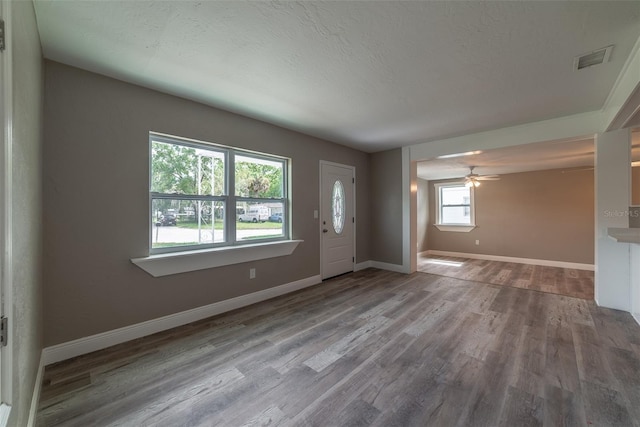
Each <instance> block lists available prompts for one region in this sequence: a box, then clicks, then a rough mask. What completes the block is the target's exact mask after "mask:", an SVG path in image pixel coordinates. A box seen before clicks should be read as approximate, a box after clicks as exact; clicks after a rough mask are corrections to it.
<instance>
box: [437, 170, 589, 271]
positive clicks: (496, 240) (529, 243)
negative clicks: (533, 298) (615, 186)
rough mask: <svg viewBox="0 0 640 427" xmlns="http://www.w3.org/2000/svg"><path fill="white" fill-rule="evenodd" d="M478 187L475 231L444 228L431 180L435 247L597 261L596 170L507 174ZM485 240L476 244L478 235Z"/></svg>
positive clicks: (516, 255) (528, 256) (560, 259)
mask: <svg viewBox="0 0 640 427" xmlns="http://www.w3.org/2000/svg"><path fill="white" fill-rule="evenodd" d="M500 178H501V179H500V180H499V181H488V182H485V183H483V184H482V185H481V186H480V187H478V188H477V189H476V192H475V206H476V211H475V215H476V225H477V227H476V228H475V229H474V230H472V231H471V232H469V233H458V232H447V231H440V230H438V229H437V228H436V227H435V226H433V221H434V220H435V200H434V198H435V190H434V187H433V184H434V183H435V182H442V181H430V183H429V184H430V185H429V211H430V218H431V221H430V225H429V231H428V248H429V249H430V250H440V251H451V252H463V253H472V254H486V255H501V256H512V257H518V258H531V259H543V260H552V261H564V262H576V263H583V264H593V262H594V251H595V249H594V235H593V224H594V222H595V218H594V206H595V198H594V193H595V191H594V175H593V171H592V170H576V169H574V170H569V171H567V172H566V173H563V171H562V170H559V169H556V170H548V171H538V172H525V173H515V174H507V175H502V176H501V177H500ZM476 240H480V245H478V246H476V244H475V241H476Z"/></svg>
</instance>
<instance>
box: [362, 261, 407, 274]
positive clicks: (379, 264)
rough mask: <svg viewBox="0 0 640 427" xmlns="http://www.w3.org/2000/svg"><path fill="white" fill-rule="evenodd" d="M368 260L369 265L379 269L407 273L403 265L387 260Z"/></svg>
mask: <svg viewBox="0 0 640 427" xmlns="http://www.w3.org/2000/svg"><path fill="white" fill-rule="evenodd" d="M369 262H371V267H373V268H379V269H380V270H387V271H395V272H396V273H408V271H407V270H406V269H405V268H404V265H399V264H389V263H387V262H381V261H369Z"/></svg>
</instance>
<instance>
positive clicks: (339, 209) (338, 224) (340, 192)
mask: <svg viewBox="0 0 640 427" xmlns="http://www.w3.org/2000/svg"><path fill="white" fill-rule="evenodd" d="M331 217H332V218H333V231H335V232H336V234H341V233H342V228H343V227H344V186H343V185H342V181H340V180H339V179H338V180H336V182H335V183H334V184H333V192H332V194H331Z"/></svg>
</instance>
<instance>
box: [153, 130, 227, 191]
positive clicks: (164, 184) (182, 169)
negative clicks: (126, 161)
mask: <svg viewBox="0 0 640 427" xmlns="http://www.w3.org/2000/svg"><path fill="white" fill-rule="evenodd" d="M151 154H152V157H151V191H152V192H157V193H177V194H199V195H217V196H219V195H223V194H225V191H224V189H225V187H226V186H225V181H224V177H225V173H224V163H225V162H224V153H222V152H219V151H212V150H205V149H200V148H193V147H186V146H183V145H177V144H167V143H164V142H158V141H153V142H152V147H151Z"/></svg>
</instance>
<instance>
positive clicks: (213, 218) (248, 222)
mask: <svg viewBox="0 0 640 427" xmlns="http://www.w3.org/2000/svg"><path fill="white" fill-rule="evenodd" d="M149 144H150V151H151V156H150V157H151V180H150V182H151V183H150V186H151V188H150V199H151V203H150V206H151V215H150V216H151V253H163V252H175V251H182V250H193V249H204V248H209V247H218V246H233V245H240V244H243V243H251V242H264V241H274V240H284V239H288V237H289V236H288V231H287V230H288V224H289V214H288V211H289V210H288V196H287V188H288V185H287V184H288V183H287V171H288V161H287V159H284V158H281V157H276V156H272V155H268V154H262V153H254V152H249V151H245V150H240V149H236V148H230V147H223V146H219V145H215V144H209V143H204V142H198V141H192V140H186V139H180V138H176V137H168V136H164V135H157V134H150V136H149Z"/></svg>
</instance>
